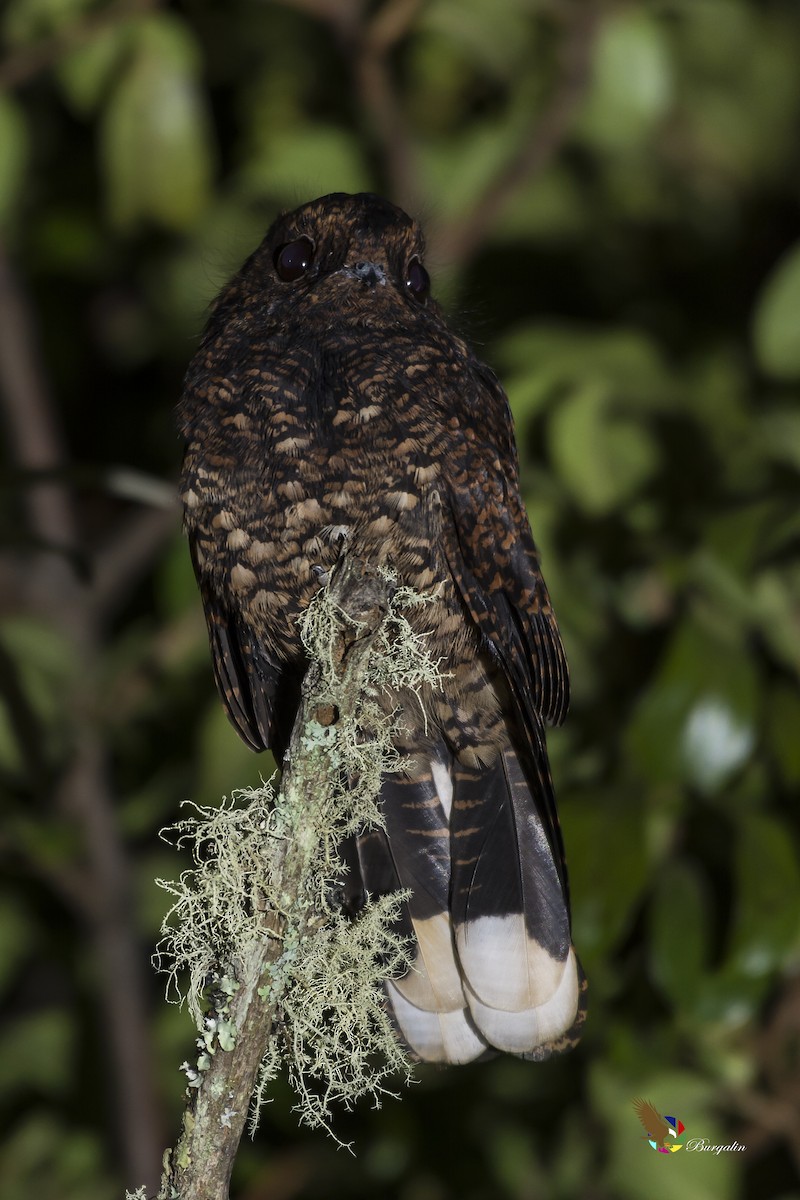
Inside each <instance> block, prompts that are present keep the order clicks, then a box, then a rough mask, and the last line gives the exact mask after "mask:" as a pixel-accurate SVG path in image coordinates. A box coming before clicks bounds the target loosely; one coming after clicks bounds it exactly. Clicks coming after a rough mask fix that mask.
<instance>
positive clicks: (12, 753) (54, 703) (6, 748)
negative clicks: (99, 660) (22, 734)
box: [0, 617, 76, 771]
mask: <svg viewBox="0 0 800 1200" xmlns="http://www.w3.org/2000/svg"><path fill="white" fill-rule="evenodd" d="M0 639H1V640H2V644H3V648H4V650H5V652H6V654H7V655H8V656H9V658H10V660H11V663H12V669H13V670H14V671H15V673H16V679H15V684H16V687H17V688H18V689H19V690H20V691H21V693H22V694H23V696H24V697H25V702H26V704H27V705H28V706H29V709H30V713H31V716H32V718H33V719H34V720H35V721H37V722H38V727H37V738H38V743H39V745H40V747H41V752H42V755H43V757H44V756H46V755H47V754H48V753H54V754H55V753H57V752H58V751H60V750H61V748H62V746H63V743H64V740H65V737H66V731H67V729H68V726H69V721H70V719H71V716H70V714H69V713H68V712H66V711H65V707H64V701H63V698H64V696H65V694H66V692H67V690H68V687H69V682H70V680H71V679H72V677H73V673H74V670H75V665H76V664H75V654H74V649H73V647H72V646H71V645H70V643H69V642H68V641H67V640H66V638H65V637H63V636H62V635H61V634H60V633H58V632H57V631H56V630H55V629H53V627H52V626H50V625H47V624H45V623H43V622H42V621H37V620H34V619H32V618H30V617H8V618H7V619H6V620H5V621H3V622H0ZM0 765H2V766H4V767H5V768H7V769H10V770H12V771H19V770H22V769H23V768H24V763H23V759H22V751H21V749H20V747H19V746H18V745H17V742H16V737H15V732H14V724H13V722H12V720H11V714H10V712H9V710H8V709H7V707H6V704H5V703H4V702H3V700H2V699H0Z"/></svg>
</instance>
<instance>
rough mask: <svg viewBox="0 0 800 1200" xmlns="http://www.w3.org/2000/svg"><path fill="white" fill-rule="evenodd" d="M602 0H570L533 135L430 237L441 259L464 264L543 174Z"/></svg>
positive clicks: (572, 108)
mask: <svg viewBox="0 0 800 1200" xmlns="http://www.w3.org/2000/svg"><path fill="white" fill-rule="evenodd" d="M600 15H601V6H600V0H570V2H569V3H568V4H565V5H564V11H563V20H564V22H565V24H566V32H565V34H564V42H563V45H562V49H561V55H560V58H561V66H560V72H559V78H558V83H557V85H556V87H555V90H554V92H553V95H552V97H551V99H550V103H549V104H548V105H547V107H546V108H545V110H544V112H543V113H542V114H541V116H540V118H539V121H538V122H537V124H536V125H535V127H534V129H533V131H532V134H531V137H530V139H529V140H528V141H525V142H523V143H522V145H521V146H520V148H519V150H518V152H517V154H516V156H515V157H514V158H512V159H511V161H510V162H508V163H507V164H506V166H505V168H504V169H503V170H502V171H500V172H499V173H498V174H497V175H496V176H495V177H494V178H493V179H492V180H491V182H490V183H489V185H488V186H487V188H486V190H485V191H484V193H483V195H482V196H480V197H479V198H478V200H477V201H476V203H475V204H474V206H473V208H472V210H471V211H470V212H469V213H468V214H467V215H466V217H465V218H464V219H463V220H462V221H461V222H460V223H457V224H454V225H453V226H452V227H451V228H449V229H439V230H438V231H437V230H434V231H433V234H432V236H431V238H430V239H429V240H430V242H431V245H432V246H433V249H434V253H435V256H436V258H437V259H438V260H439V261H440V262H447V263H451V264H452V263H455V264H463V263H465V262H466V261H467V260H468V259H470V258H471V257H473V255H474V254H475V253H476V252H477V251H478V250H479V249H480V247H481V245H482V244H483V242H484V241H485V240H486V238H487V237H488V236H489V234H490V232H491V230H492V229H493V228H494V226H495V224H496V223H497V221H498V220H499V219H500V218H501V217H502V214H503V210H504V208H505V207H506V205H507V204H508V203H509V201H510V200H511V198H512V197H513V196H514V195H515V193H516V192H518V191H519V190H520V188H522V187H523V186H524V185H526V184H529V183H531V181H532V180H533V179H535V178H536V176H537V175H539V174H541V172H542V171H543V170H544V168H545V167H546V166H548V164H549V163H550V162H551V161H552V160H553V158H554V157H555V155H556V154H557V153H558V151H559V150H560V149H561V146H562V145H563V143H564V141H565V139H566V137H567V135H568V134H569V130H570V125H571V122H572V120H573V117H574V116H575V113H576V112H577V110H578V108H579V106H580V104H581V101H582V100H583V98H584V95H585V94H586V89H587V86H588V83H589V79H590V74H591V61H592V50H593V48H594V44H595V40H596V37H597V31H598V28H599V25H600Z"/></svg>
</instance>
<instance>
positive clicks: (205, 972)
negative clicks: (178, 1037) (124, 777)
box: [155, 588, 441, 1128]
mask: <svg viewBox="0 0 800 1200" xmlns="http://www.w3.org/2000/svg"><path fill="white" fill-rule="evenodd" d="M423 603H425V598H422V597H420V596H418V595H417V594H415V593H413V592H411V591H410V590H409V589H407V588H400V589H397V590H396V591H395V592H394V595H393V597H392V600H391V604H390V608H389V612H388V614H387V615H386V617H385V619H384V621H383V623H382V625H381V627H380V629H379V631H378V633H377V634H376V635H375V637H374V640H373V643H372V651H371V654H370V658H369V662H368V665H367V668H366V671H365V674H364V677H363V678H362V679H361V680H360V684H359V690H358V696H357V698H356V700H355V703H354V702H353V697H352V696H347V695H345V694H344V693H343V687H345V684H344V683H343V680H342V672H341V671H340V669H338V667H337V664H336V660H335V656H334V647H335V645H336V639H337V636H338V633H339V631H340V629H341V622H342V614H341V612H340V610H338V609H337V608H336V607H335V605H334V603H333V601H332V599H331V596H330V591H329V589H328V588H326V589H324V590H323V592H322V593H320V595H319V596H318V597H317V598H316V599H315V600H314V601H313V602H312V604H311V605H310V606H309V608H308V609H307V611H306V613H305V615H304V617H303V620H302V622H301V634H302V637H303V641H304V645H305V646H306V649H307V652H308V655H309V658H310V660H311V662H312V664H315V666H313V667H312V671H316V672H317V678H316V681H315V683H314V689H313V690H314V701H315V703H316V705H317V706H319V705H324V704H331V705H333V706H335V707H336V708H337V709H338V710H339V714H340V715H339V719H337V720H336V721H335V722H334V723H333V724H331V725H327V726H326V725H322V724H320V723H319V722H318V721H316V720H315V719H308V720H307V721H306V724H305V726H304V728H303V730H302V736H301V741H300V747H299V749H298V748H297V744H296V743H295V750H294V755H295V758H296V760H297V761H296V762H294V763H293V770H292V772H291V773H290V775H289V776H287V780H286V786H285V787H283V788H282V789H281V791H280V793H279V794H278V795H277V796H276V795H275V793H274V791H273V789H272V787H271V785H270V784H269V783H267V784H265V785H264V786H263V787H262V788H259V789H255V790H251V791H242V792H236V793H234V795H233V796H232V798H231V799H230V800H224V801H223V803H222V805H221V806H220V807H219V808H218V809H212V808H197V809H196V814H197V815H194V816H191V817H188V818H185V819H184V820H182V821H180V822H178V823H177V824H176V825H175V826H173V827H172V829H171V830H169V831H167V833H166V834H165V836H167V837H168V840H172V841H174V842H176V844H178V845H180V846H184V847H188V848H189V849H190V852H191V855H192V859H193V865H192V867H191V868H190V869H189V870H187V871H184V873H183V874H182V875H181V877H180V879H179V880H178V882H177V883H175V882H168V881H164V880H159V881H158V882H159V884H160V886H161V887H163V888H165V889H166V890H167V891H168V892H169V893H170V894H171V895H172V896H173V897H174V903H173V905H172V908H171V909H170V912H169V914H168V915H167V917H166V919H165V921H164V925H163V929H162V933H163V939H162V941H161V943H160V944H159V947H158V949H157V952H156V956H155V961H156V964H157V966H159V968H160V969H162V970H166V971H167V972H168V974H169V983H168V992H169V994H170V995H171V996H173V997H176V998H179V999H181V1000H183V999H185V1000H186V1001H187V1002H188V1005H189V1008H190V1010H191V1012H192V1015H193V1017H194V1019H195V1022H196V1024H197V1028H198V1030H199V1032H200V1037H199V1039H198V1047H199V1049H200V1057H199V1058H198V1062H197V1066H196V1067H189V1066H188V1064H184V1069H185V1070H186V1072H187V1076H188V1077H189V1082H190V1085H193V1086H200V1085H201V1083H202V1071H203V1069H204V1067H207V1066H208V1064H209V1062H210V1058H209V1056H210V1055H213V1054H214V1053H216V1051H217V1048H218V1047H221V1048H222V1049H228V1048H229V1047H230V1046H231V1045H232V1044H233V1042H234V1040H235V1030H234V1029H233V1028H232V1027H231V1025H230V1022H229V1021H227V1019H226V1009H227V1004H228V1002H229V1000H230V996H231V995H232V994H233V989H235V987H236V986H237V984H236V982H235V980H236V978H237V971H241V970H242V964H245V963H247V961H248V957H249V951H250V950H251V949H252V948H253V947H254V946H255V945H257V944H259V943H261V942H263V939H264V937H265V936H274V935H271V934H268V933H266V932H265V929H264V924H263V914H264V913H267V912H273V913H279V914H281V916H282V917H283V918H284V922H285V924H284V932H283V941H282V948H281V953H280V954H279V956H278V957H277V958H276V960H275V961H274V962H273V963H272V964H271V966H270V967H269V968H268V971H267V977H266V979H265V980H263V981H262V984H261V987H260V988H259V991H258V994H259V996H260V998H261V999H262V1000H263V1001H264V1003H265V1006H266V1007H268V1008H269V1010H270V1012H271V1013H272V1014H273V1028H272V1034H271V1037H270V1041H269V1045H268V1047H267V1050H266V1053H265V1055H264V1059H263V1062H262V1066H261V1073H260V1078H259V1082H258V1086H257V1088H256V1091H255V1094H254V1097H253V1104H252V1109H251V1114H252V1122H253V1124H255V1122H256V1121H257V1119H258V1114H259V1110H260V1107H261V1105H262V1104H263V1103H264V1101H265V1100H266V1092H267V1088H268V1085H269V1082H270V1081H271V1080H272V1079H274V1077H275V1075H276V1073H277V1072H278V1070H279V1069H280V1067H281V1065H282V1064H283V1063H285V1064H286V1066H287V1070H288V1073H289V1077H290V1079H291V1081H292V1083H293V1085H294V1087H295V1089H296V1092H297V1095H298V1106H297V1107H298V1110H299V1113H300V1116H301V1120H303V1121H305V1122H306V1123H308V1124H311V1125H323V1126H325V1127H328V1128H329V1126H330V1118H331V1106H332V1105H333V1104H335V1103H342V1104H344V1105H345V1106H346V1107H349V1106H350V1105H351V1104H352V1103H353V1102H354V1101H355V1100H356V1099H358V1098H359V1097H361V1096H364V1095H369V1096H371V1097H372V1099H373V1100H374V1102H375V1103H376V1104H377V1103H380V1098H381V1096H382V1095H383V1094H385V1090H386V1089H385V1084H386V1081H387V1079H388V1077H389V1076H391V1075H395V1076H396V1075H398V1074H400V1073H405V1074H406V1076H407V1075H408V1071H409V1065H408V1061H407V1059H406V1057H405V1054H404V1052H403V1050H402V1048H401V1047H400V1045H399V1043H398V1041H397V1038H396V1036H395V1033H394V1031H393V1028H392V1024H391V1021H390V1018H389V1016H388V1014H387V1011H386V1008H385V1005H384V1002H383V982H384V980H386V979H387V978H390V977H392V976H396V975H398V974H401V973H402V972H403V971H405V970H406V969H407V966H408V947H407V944H406V941H405V939H404V938H402V937H401V936H400V935H399V934H398V933H397V932H396V928H395V924H394V922H395V921H396V918H397V915H398V910H399V906H400V904H401V902H402V899H403V897H402V895H400V894H396V895H394V896H388V897H383V898H380V899H377V900H375V901H370V902H369V903H367V904H366V906H365V908H364V909H363V910H362V912H361V913H360V914H359V916H358V918H357V919H355V920H351V919H349V918H347V917H346V916H345V915H343V914H342V913H341V912H339V911H337V910H336V909H335V908H332V907H331V905H330V902H329V898H330V897H331V896H332V895H333V894H335V892H336V890H337V888H340V887H341V883H342V872H343V867H342V864H341V861H340V859H339V856H338V854H337V847H338V845H339V842H340V841H341V839H342V838H343V837H344V836H346V835H347V834H349V833H353V832H355V831H357V830H361V829H364V828H368V827H370V826H376V825H381V824H382V820H381V816H380V813H379V810H378V805H377V795H378V791H379V788H380V782H381V778H382V777H383V775H384V774H385V773H386V772H389V771H392V770H394V769H396V768H397V766H398V755H397V752H396V749H395V745H394V742H395V739H396V737H397V735H398V732H400V731H401V727H400V724H399V723H398V717H397V710H398V708H399V699H400V697H401V695H403V696H404V697H405V698H407V697H408V694H409V693H414V694H415V695H416V696H417V697H421V695H422V692H423V690H424V689H426V688H435V687H437V686H439V685H440V682H441V676H440V673H439V670H438V664H436V663H435V662H432V661H431V658H430V656H429V654H428V652H427V649H426V636H425V634H424V633H419V632H416V631H415V630H414V629H413V627H412V625H411V624H410V623H409V621H408V618H407V616H406V612H407V611H408V610H409V609H412V608H415V607H418V606H419V605H420V604H423ZM319 780H324V781H325V786H324V787H320V786H318V782H319ZM315 784H317V786H314V785H315ZM291 854H295V855H298V854H299V855H300V861H301V863H302V869H301V871H300V872H299V879H300V882H299V883H296V885H295V887H294V888H293V889H292V891H291V894H289V889H288V888H287V882H286V870H285V864H286V862H287V861H288V859H289V856H290V855H291ZM294 877H295V879H296V878H297V875H295V876H294ZM181 980H185V982H183V986H181ZM209 981H211V983H210V985H209Z"/></svg>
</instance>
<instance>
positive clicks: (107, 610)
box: [91, 492, 180, 623]
mask: <svg viewBox="0 0 800 1200" xmlns="http://www.w3.org/2000/svg"><path fill="white" fill-rule="evenodd" d="M179 526H180V517H179V514H178V502H177V492H176V497H175V503H174V505H172V506H171V507H169V508H145V509H142V510H139V511H138V512H136V513H135V514H134V515H133V516H131V517H129V518H128V520H126V521H125V522H124V523H122V524H121V525H120V527H119V528H118V529H116V530H115V532H114V534H113V535H112V536H111V538H110V539H109V540H108V542H107V544H106V546H105V548H104V549H103V550H102V551H100V553H99V554H97V555H96V557H95V562H94V569H93V572H92V596H91V602H92V605H93V608H94V611H95V614H96V617H97V620H98V621H99V622H101V623H105V622H106V621H107V620H108V619H109V618H110V617H112V616H113V615H114V613H115V612H116V611H117V609H118V608H119V607H120V605H121V604H122V603H123V602H124V601H125V600H126V599H127V597H128V596H129V594H130V591H131V588H133V587H134V585H135V584H136V583H137V582H138V581H139V579H140V578H141V577H142V576H143V575H144V574H146V572H147V571H148V570H149V569H150V568H151V567H152V565H153V562H154V560H155V559H156V557H157V555H158V553H159V551H160V550H161V548H162V547H163V546H164V545H165V543H166V542H167V541H168V540H169V538H170V537H172V536H173V535H174V534H175V533H176V532H177V530H178V528H179Z"/></svg>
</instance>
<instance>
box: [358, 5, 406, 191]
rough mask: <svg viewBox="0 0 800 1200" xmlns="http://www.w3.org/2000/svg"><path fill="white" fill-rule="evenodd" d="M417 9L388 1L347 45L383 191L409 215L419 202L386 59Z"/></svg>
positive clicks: (401, 114) (401, 115) (400, 109)
mask: <svg viewBox="0 0 800 1200" xmlns="http://www.w3.org/2000/svg"><path fill="white" fill-rule="evenodd" d="M421 5H422V0H388V2H387V3H386V4H384V6H383V7H382V8H380V9H379V10H378V12H377V13H376V14H375V16H374V17H373V19H372V20H371V21H370V22H369V24H368V25H366V27H365V28H363V29H362V30H361V31H360V33H359V35H358V36H357V37H356V39H355V42H354V46H353V57H354V68H353V69H354V76H355V82H356V91H357V94H358V98H359V100H360V102H361V105H362V106H363V109H364V111H365V112H366V114H367V117H368V120H369V123H370V126H371V130H372V133H373V136H374V137H375V138H376V140H377V142H378V146H379V148H380V151H381V158H382V162H383V168H384V172H385V174H386V179H387V182H388V184H389V191H390V193H391V196H392V198H393V199H394V200H395V201H396V202H397V203H398V204H400V205H401V206H402V207H403V208H408V209H410V210H411V211H413V210H414V209H415V208H416V207H417V205H418V201H419V195H418V187H417V171H416V163H415V154H414V143H413V139H412V137H411V132H410V130H409V127H408V122H407V121H406V117H405V113H404V112H403V106H402V103H401V100H400V97H399V95H398V92H397V89H396V87H395V84H394V80H393V78H392V72H391V66H390V63H389V56H390V54H391V52H392V50H393V49H394V47H395V46H396V45H397V43H398V42H400V41H401V40H402V39H403V38H404V37H405V35H406V34H407V33H408V31H409V29H410V27H411V24H412V22H413V20H414V18H415V17H416V15H417V13H418V11H419V9H420V7H421Z"/></svg>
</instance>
